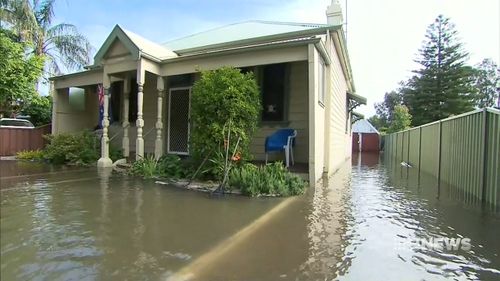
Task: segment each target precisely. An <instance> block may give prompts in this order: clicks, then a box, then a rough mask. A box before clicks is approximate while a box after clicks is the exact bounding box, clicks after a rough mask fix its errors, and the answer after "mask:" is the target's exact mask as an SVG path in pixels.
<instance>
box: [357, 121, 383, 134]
mask: <svg viewBox="0 0 500 281" xmlns="http://www.w3.org/2000/svg"><path fill="white" fill-rule="evenodd" d="M352 132H353V133H376V134H380V133H379V132H378V130H377V129H375V127H373V125H372V124H371V123H370V121H368V120H366V119H360V120H358V121H356V122H355V123H354V124H353V125H352Z"/></svg>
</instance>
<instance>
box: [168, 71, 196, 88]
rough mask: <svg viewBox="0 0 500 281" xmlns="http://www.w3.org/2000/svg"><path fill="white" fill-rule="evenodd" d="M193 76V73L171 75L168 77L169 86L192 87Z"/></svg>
mask: <svg viewBox="0 0 500 281" xmlns="http://www.w3.org/2000/svg"><path fill="white" fill-rule="evenodd" d="M193 77H194V76H193V74H192V73H189V74H180V75H173V76H169V77H168V78H167V80H168V82H167V83H168V87H169V88H175V87H190V86H191V85H193Z"/></svg>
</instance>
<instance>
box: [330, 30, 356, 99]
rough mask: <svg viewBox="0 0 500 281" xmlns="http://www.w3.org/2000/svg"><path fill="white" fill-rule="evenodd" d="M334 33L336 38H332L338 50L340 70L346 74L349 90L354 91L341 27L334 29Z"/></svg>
mask: <svg viewBox="0 0 500 281" xmlns="http://www.w3.org/2000/svg"><path fill="white" fill-rule="evenodd" d="M334 31H335V33H336V37H337V40H334V44H335V45H336V47H337V49H338V50H340V56H341V59H340V64H341V66H342V70H343V71H344V74H345V75H346V78H347V80H348V81H349V90H350V91H351V92H353V93H354V92H356V88H355V86H354V81H353V77H352V72H351V69H352V68H351V63H350V61H349V54H348V53H347V49H346V46H345V38H344V36H343V34H342V28H340V29H336V30H334Z"/></svg>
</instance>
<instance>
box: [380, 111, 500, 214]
mask: <svg viewBox="0 0 500 281" xmlns="http://www.w3.org/2000/svg"><path fill="white" fill-rule="evenodd" d="M385 155H386V157H387V159H388V160H390V161H392V164H395V165H399V163H401V162H407V163H409V164H410V165H411V166H412V169H413V168H415V169H418V176H419V178H420V173H422V172H424V173H428V174H430V175H433V176H435V177H436V178H437V182H438V187H441V185H447V186H448V187H449V190H450V192H452V193H454V196H455V197H460V198H462V199H465V200H466V201H469V202H471V201H480V202H484V203H486V205H487V206H489V207H491V208H492V209H493V210H497V209H499V208H500V171H499V169H500V110H497V109H493V108H485V109H480V110H476V111H472V112H468V113H465V114H462V115H459V116H454V117H450V118H447V119H443V120H440V121H436V122H433V123H429V124H426V125H422V126H420V127H415V128H412V129H409V130H406V131H402V132H398V133H394V134H390V135H387V136H385Z"/></svg>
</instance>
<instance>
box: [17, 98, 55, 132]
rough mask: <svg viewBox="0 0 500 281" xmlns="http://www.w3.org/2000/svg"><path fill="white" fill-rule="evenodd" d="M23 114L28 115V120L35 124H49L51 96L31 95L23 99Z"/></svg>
mask: <svg viewBox="0 0 500 281" xmlns="http://www.w3.org/2000/svg"><path fill="white" fill-rule="evenodd" d="M21 113H22V114H23V115H29V116H30V118H29V120H30V121H31V123H33V125H35V126H41V125H46V124H49V123H50V121H51V119H52V97H50V96H38V95H34V96H31V97H30V98H29V99H27V100H25V104H24V105H23V109H22V110H21Z"/></svg>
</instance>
